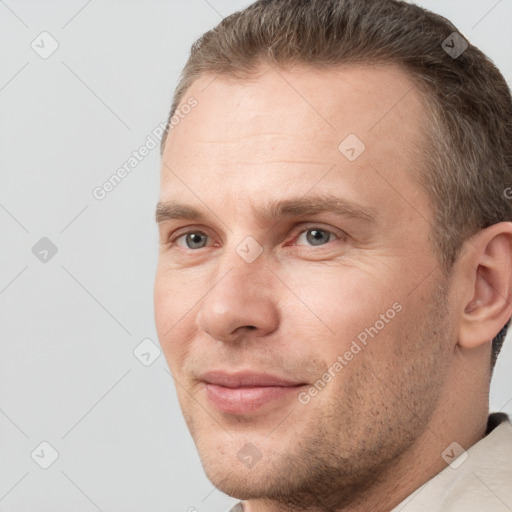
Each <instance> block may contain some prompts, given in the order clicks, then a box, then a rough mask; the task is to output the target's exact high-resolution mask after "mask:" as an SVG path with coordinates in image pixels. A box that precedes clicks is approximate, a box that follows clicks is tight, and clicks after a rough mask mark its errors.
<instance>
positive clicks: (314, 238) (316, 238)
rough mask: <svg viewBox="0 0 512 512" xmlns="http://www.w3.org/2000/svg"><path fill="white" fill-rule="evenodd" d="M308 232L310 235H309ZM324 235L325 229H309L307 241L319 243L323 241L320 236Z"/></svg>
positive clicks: (314, 243) (313, 243)
mask: <svg viewBox="0 0 512 512" xmlns="http://www.w3.org/2000/svg"><path fill="white" fill-rule="evenodd" d="M310 234H311V235H312V236H310ZM325 235H327V231H322V230H320V229H311V230H310V231H309V233H308V236H307V238H308V242H309V243H311V244H312V245H319V244H321V243H322V242H323V241H325V240H322V238H325Z"/></svg>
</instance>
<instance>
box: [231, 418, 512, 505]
mask: <svg viewBox="0 0 512 512" xmlns="http://www.w3.org/2000/svg"><path fill="white" fill-rule="evenodd" d="M453 453H454V451H453V450H449V451H448V452H447V455H445V456H447V457H449V456H450V455H451V454H453ZM455 453H457V452H456V451H455ZM457 455H458V457H457V456H456V457H454V458H453V460H450V459H447V464H448V460H450V462H449V465H447V466H446V468H444V469H443V470H442V471H441V472H439V473H438V474H437V475H436V476H434V477H433V478H431V479H430V480H428V481H427V482H426V483H425V484H423V485H422V486H421V487H419V488H418V489H416V490H415V491H414V492H413V493H412V494H411V495H410V496H408V497H407V498H406V499H405V500H404V501H402V502H401V503H400V504H399V505H397V506H396V507H395V508H393V509H392V510H391V511H390V512H512V423H511V422H510V418H509V417H508V416H507V415H506V414H503V413H493V414H490V415H489V418H488V422H487V432H486V436H485V437H484V438H483V439H481V440H480V441H478V443H475V444H474V445H473V446H471V447H470V448H469V449H468V450H467V451H466V452H464V453H462V454H460V455H459V454H458V453H457ZM243 511H244V505H243V502H239V503H237V504H236V505H235V506H234V507H233V508H231V509H230V510H229V512H243Z"/></svg>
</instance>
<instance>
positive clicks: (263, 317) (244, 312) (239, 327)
mask: <svg viewBox="0 0 512 512" xmlns="http://www.w3.org/2000/svg"><path fill="white" fill-rule="evenodd" d="M222 260H223V261H222V263H220V264H219V265H218V267H217V271H216V272H215V274H214V276H213V277H212V283H211V288H210V291H209V292H208V293H207V294H206V296H205V297H204V299H203V300H202V302H201V305H200V308H199V310H198V312H197V317H196V323H197V326H198V328H199V329H200V330H202V331H204V332H206V333H207V334H209V335H210V336H211V337H212V338H214V339H215V340H218V341H223V342H228V343H229V342H240V341H242V340H244V339H248V338H249V337H250V338H251V339H252V338H254V337H261V336H265V335H267V334H270V333H271V332H273V331H275V330H276V329H277V327H278V325H279V312H278V309H277V299H276V296H275V294H274V293H273V286H272V282H273V281H275V277H274V276H273V274H272V272H271V271H270V270H269V269H267V268H266V266H265V262H264V257H263V256H260V257H259V258H258V260H256V262H252V263H247V262H246V261H244V260H243V259H242V258H241V257H240V256H239V255H238V254H236V253H234V254H231V255H228V256H227V257H226V258H222Z"/></svg>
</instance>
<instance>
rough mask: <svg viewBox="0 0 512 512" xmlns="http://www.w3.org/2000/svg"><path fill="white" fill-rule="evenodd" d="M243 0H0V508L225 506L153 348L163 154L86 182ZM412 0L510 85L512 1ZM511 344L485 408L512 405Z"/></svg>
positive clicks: (121, 151)
mask: <svg viewBox="0 0 512 512" xmlns="http://www.w3.org/2000/svg"><path fill="white" fill-rule="evenodd" d="M249 3H250V2H247V1H235V0H231V1H229V0H208V1H206V0H167V1H162V0H160V1H158V0H149V1H148V0H146V1H142V0H138V1H134V0H130V1H127V0H123V1H120V0H118V1H114V0H103V1H99V0H89V1H84V0H66V1H64V0H54V1H41V0H33V1H28V0H25V1H22V0H18V1H17V0H0V57H1V58H0V62H1V66H0V105H1V106H0V140H1V151H0V184H1V186H0V232H1V245H0V247H1V250H0V330H1V336H0V343H1V359H0V360H1V363H0V365H1V368H0V379H1V380H0V439H1V445H0V461H1V462H0V511H3V512H41V511H52V512H59V511H61V512H64V511H69V510H73V511H75V512H94V511H95V510H100V511H103V512H121V511H122V512H132V511H151V512H178V511H187V510H194V509H195V510H197V511H200V512H203V511H209V512H217V511H219V512H221V511H224V510H227V509H228V508H229V507H230V505H231V504H232V503H234V502H235V500H233V499H232V498H229V497H227V496H225V495H223V494H222V493H220V492H219V491H218V490H216V489H215V488H214V487H213V486H212V485H211V483H210V482H209V481H208V480H207V478H206V477H205V475H204V473H203V470H202V468H201V464H200V461H199V457H198V455H197V453H196V450H195V446H194V444H193V442H192V439H191V437H190V435H189V433H188V430H187V428H186V426H185V423H184V420H183V419H182V416H181V413H180V410H179V407H178V404H177V399H176V395H175V390H174V385H173V381H172V378H171V377H170V375H169V373H168V372H167V367H166V363H165V360H164V358H163V355H160V356H158V341H157V336H156V331H155V326H154V319H153V303H152V301H153V297H152V289H153V281H154V273H155V265H156V257H157V231H156V227H155V224H154V207H155V203H156V201H157V197H158V178H159V150H158V149H153V150H151V151H150V152H149V154H148V155H147V156H146V157H145V158H144V159H143V160H142V161H141V162H140V163H138V165H137V166H136V167H135V168H134V169H133V170H132V172H131V173H130V174H129V175H128V176H126V178H125V179H124V180H123V181H122V182H121V183H119V184H118V186H117V187H116V188H115V189H113V190H112V191H110V192H109V193H108V194H107V195H106V197H105V198H104V199H102V200H99V199H96V198H95V197H94V195H93V190H94V189H95V187H97V186H101V184H102V183H103V182H104V181H105V180H107V179H108V178H109V176H111V175H112V174H113V173H114V172H115V171H116V169H118V167H119V166H121V165H122V164H123V163H125V162H126V161H127V159H128V158H129V157H130V156H131V155H132V152H133V151H135V150H137V149H138V148H139V147H140V146H142V145H143V144H144V143H145V141H146V139H147V137H148V135H149V134H151V132H152V131H153V130H154V129H155V128H157V127H158V125H159V124H160V123H162V122H163V121H165V119H166V117H167V114H168V110H169V107H170V103H171V94H172V91H173V89H174V87H175V85H176V83H177V79H178V75H179V72H180V71H181V69H182V67H183V65H184V64H185V61H186V58H187V55H188V52H189V48H190V46H191V44H192V43H193V42H194V41H195V40H196V39H197V38H198V37H199V36H200V35H201V34H202V33H203V32H204V31H206V30H207V29H209V28H211V27H213V26H214V25H216V24H217V23H218V22H219V21H220V20H221V18H222V17H224V16H226V15H228V14H230V13H231V12H233V11H235V10H238V9H240V8H243V7H245V6H246V5H248V4H249ZM420 4H421V5H423V6H425V7H427V8H429V9H431V10H433V11H436V12H438V13H440V14H442V15H444V16H447V17H448V18H449V19H451V20H452V21H453V22H454V23H455V24H456V25H457V27H458V28H459V30H460V31H461V32H462V33H463V34H464V35H465V36H466V37H467V38H468V39H469V40H470V41H471V42H473V43H474V44H476V45H477V46H479V47H480V48H481V49H482V50H483V51H484V52H485V53H487V54H488V55H489V56H490V57H491V58H492V59H493V60H494V61H495V63H496V64H497V66H498V67H499V68H500V69H501V71H502V73H503V74H504V76H505V77H506V78H507V80H508V81H509V83H510V82H511V80H512V61H511V59H510V55H511V53H512V31H510V22H511V20H512V1H511V0H501V1H496V0H489V1H483V0H472V1H469V0H464V1H454V0H452V1H446V0H438V1H423V2H420ZM44 32H46V34H42V33H44ZM55 45H58V47H56V49H55V50H54V51H53V53H52V54H51V55H46V54H45V52H46V53H48V52H51V50H52V49H54V47H55ZM43 57H44V58H43ZM143 340H146V341H144V344H143V345H142V346H141V347H139V345H140V344H141V343H142V342H143ZM510 341H511V340H507V343H506V344H505V348H504V350H503V352H502V355H501V357H500V359H499V361H498V364H497V368H496V370H495V375H494V379H493V382H492V389H491V398H490V403H491V410H493V411H498V410H502V411H505V412H508V413H512V386H511V384H512V374H511V372H510V368H511V367H512V344H511V343H510ZM137 347H139V348H138V349H137ZM134 350H135V354H134ZM136 354H138V355H139V357H138V358H137V357H136ZM148 354H149V355H148ZM43 442H44V443H48V444H41V443H43ZM57 454H58V455H57ZM54 459H55V460H54ZM48 464H51V465H49V467H48V468H47V469H43V467H42V466H44V465H48ZM192 507H193V508H192Z"/></svg>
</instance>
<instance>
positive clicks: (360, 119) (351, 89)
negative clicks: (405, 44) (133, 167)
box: [162, 64, 426, 214]
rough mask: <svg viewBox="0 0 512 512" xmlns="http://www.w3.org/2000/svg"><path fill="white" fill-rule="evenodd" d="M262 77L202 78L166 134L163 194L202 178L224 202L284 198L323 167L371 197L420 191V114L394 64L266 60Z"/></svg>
mask: <svg viewBox="0 0 512 512" xmlns="http://www.w3.org/2000/svg"><path fill="white" fill-rule="evenodd" d="M259 71H260V72H259V74H258V75H255V76H254V77H252V78H250V79H239V78H236V79H235V78H229V77H226V76H223V75H219V76H211V75H205V76H203V77H201V78H199V79H197V80H196V81H195V82H194V83H193V84H192V86H191V87H190V88H189V89H188V91H187V92H186V94H185V96H184V98H183V101H182V102H181V105H183V104H184V103H185V102H187V100H188V99H189V98H191V97H194V98H195V99H196V100H197V106H196V107H195V108H194V109H193V110H192V111H190V113H189V114H187V115H184V116H182V119H181V120H180V122H179V123H178V124H177V125H176V126H175V127H174V128H173V129H172V130H171V132H170V134H169V138H168V140H167V144H166V147H165V151H164V154H163V160H162V163H163V165H162V194H163V195H165V193H166V192H169V190H170V186H171V184H172V188H173V189H175V190H177V189H181V190H183V191H184V192H185V193H187V194H188V192H186V191H185V190H184V185H185V184H188V185H189V186H188V188H189V189H192V191H201V190H203V189H204V188H205V186H206V185H207V184H208V182H209V183H210V184H212V183H214V182H215V183H218V184H222V191H223V195H224V197H225V198H226V197H233V196H234V195H236V193H237V192H240V191H244V192H246V193H247V194H250V193H251V192H253V193H256V194H257V193H259V192H262V193H263V192H264V191H265V190H266V192H267V194H269V193H274V195H282V194H283V190H282V187H283V186H286V187H287V188H289V189H293V192H294V193H296V194H301V193H304V192H306V189H307V187H309V186H311V185H312V184H313V183H314V181H315V180H316V179H319V178H320V177H321V176H322V175H324V174H325V173H326V171H328V170H329V169H335V170H336V180H337V181H336V186H338V185H339V184H340V182H341V181H343V183H344V187H345V188H346V190H347V191H349V192H350V193H351V194H355V195H358V194H359V195H361V194H362V193H363V192H364V191H366V196H367V198H368V199H369V200H373V199H371V196H372V191H373V193H374V194H375V193H379V192H380V193H381V194H382V190H383V186H384V187H388V188H390V187H391V189H393V188H395V189H396V188H397V187H402V188H403V192H404V193H405V191H406V189H407V188H409V189H410V190H409V191H408V194H409V195H410V196H417V195H418V193H419V191H418V188H419V185H418V182H417V181H416V180H415V178H414V176H415V174H416V169H417V168H418V167H419V165H420V163H421V162H420V159H421V155H420V153H419V151H418V149H417V148H418V145H419V143H420V142H422V139H423V133H424V132H423V126H424V124H425V123H424V121H425V120H424V110H423V103H422V96H421V94H420V93H419V91H418V90H417V88H416V86H415V83H414V82H413V80H412V79H411V78H410V77H409V75H408V74H407V73H406V72H404V71H403V70H402V69H401V68H399V67H398V66H394V65H379V66H370V65H358V66H354V65H351V66H344V67H343V66H340V67H337V68H330V69H314V68H311V67H306V66H295V67H292V68H287V69H282V68H276V67H271V66H269V65H264V64H263V65H262V66H261V67H260V70H259ZM178 110H179V106H178ZM352 149H354V151H352ZM347 150H348V151H349V152H348V153H347ZM354 154H355V156H356V158H355V159H354V158H348V157H353V156H354ZM169 170H172V172H169ZM375 173H379V174H380V175H381V176H382V177H383V178H384V182H378V181H376V179H375ZM330 174H331V178H332V175H333V173H330ZM185 177H186V179H184V178H185ZM386 181H387V182H388V185H385V182H386ZM302 185H303V186H302ZM324 185H325V186H327V187H328V186H329V180H324ZM331 185H332V183H331ZM278 191H279V193H278ZM395 194H399V192H398V191H397V190H395ZM363 195H364V194H363ZM411 199H415V198H411ZM425 214H426V212H425Z"/></svg>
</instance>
